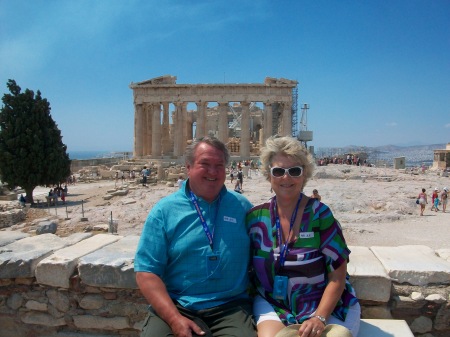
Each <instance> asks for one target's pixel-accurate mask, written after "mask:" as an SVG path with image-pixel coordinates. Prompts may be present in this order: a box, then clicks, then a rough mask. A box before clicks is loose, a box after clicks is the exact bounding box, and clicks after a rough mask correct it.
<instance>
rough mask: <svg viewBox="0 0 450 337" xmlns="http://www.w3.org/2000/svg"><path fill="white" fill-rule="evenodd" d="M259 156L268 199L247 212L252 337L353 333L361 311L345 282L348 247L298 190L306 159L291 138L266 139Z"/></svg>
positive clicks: (325, 214) (306, 174) (307, 173)
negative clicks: (270, 193) (255, 335)
mask: <svg viewBox="0 0 450 337" xmlns="http://www.w3.org/2000/svg"><path fill="white" fill-rule="evenodd" d="M261 161H262V171H263V173H264V174H265V175H266V177H267V180H268V181H269V182H270V184H271V187H272V189H273V191H274V192H275V196H274V197H273V198H271V199H270V200H269V201H268V202H266V203H263V204H261V205H258V206H255V207H254V208H252V209H251V210H250V211H249V213H248V214H247V226H248V229H249V234H250V238H251V242H252V250H253V267H254V270H255V274H256V277H255V286H256V289H257V293H258V295H257V296H256V298H255V302H254V306H253V310H254V315H255V319H256V322H257V328H258V337H274V336H276V337H278V336H301V337H309V336H311V337H317V336H328V337H330V336H337V334H335V333H333V331H336V330H345V332H344V334H342V335H340V336H352V334H353V336H354V337H356V335H357V333H358V329H359V323H360V312H361V309H360V306H359V303H358V300H357V298H356V296H355V293H354V290H353V288H352V287H351V285H350V283H349V282H348V280H347V260H348V255H349V253H350V250H349V249H348V247H347V245H346V243H345V239H344V237H343V234H342V229H341V227H340V225H339V222H337V221H336V220H335V219H334V217H333V214H332V213H331V211H330V209H329V208H328V207H327V206H326V205H324V204H322V203H321V202H320V201H319V200H317V199H312V198H308V197H307V196H306V195H304V194H303V193H302V191H303V188H304V187H305V184H306V182H307V181H308V179H309V178H310V177H311V176H312V171H313V164H312V163H313V159H312V158H311V156H310V154H308V152H307V151H306V150H305V149H304V148H303V147H302V145H301V144H300V142H298V141H297V140H296V139H295V138H292V137H281V138H274V137H272V138H269V139H268V140H267V142H266V146H265V147H264V148H263V149H262V151H261ZM286 243H287V245H286ZM298 323H301V325H300V326H299V325H294V324H298ZM328 323H331V324H330V325H329V326H327V324H328ZM336 324H338V326H336ZM286 326H290V328H285V327H286ZM343 327H346V328H347V329H349V330H350V331H351V333H350V331H349V330H347V329H345V328H343ZM291 328H294V329H292V330H291ZM288 330H289V331H290V332H289V331H288Z"/></svg>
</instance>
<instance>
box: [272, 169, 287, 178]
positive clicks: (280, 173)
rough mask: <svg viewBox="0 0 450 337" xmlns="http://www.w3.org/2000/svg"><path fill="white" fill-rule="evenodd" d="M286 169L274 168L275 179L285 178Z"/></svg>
mask: <svg viewBox="0 0 450 337" xmlns="http://www.w3.org/2000/svg"><path fill="white" fill-rule="evenodd" d="M284 172H285V171H284V168H282V167H272V175H273V176H274V177H282V176H284Z"/></svg>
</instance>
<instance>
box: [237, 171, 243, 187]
mask: <svg viewBox="0 0 450 337" xmlns="http://www.w3.org/2000/svg"><path fill="white" fill-rule="evenodd" d="M237 180H238V181H239V187H240V189H241V190H242V185H243V184H244V177H243V175H242V168H240V169H239V171H238V174H237Z"/></svg>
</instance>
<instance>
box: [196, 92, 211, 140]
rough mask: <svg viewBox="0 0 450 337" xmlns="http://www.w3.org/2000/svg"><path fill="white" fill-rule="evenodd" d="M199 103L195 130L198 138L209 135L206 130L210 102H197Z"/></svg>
mask: <svg viewBox="0 0 450 337" xmlns="http://www.w3.org/2000/svg"><path fill="white" fill-rule="evenodd" d="M195 104H197V127H196V130H195V137H196V138H197V139H199V138H202V137H205V136H206V135H207V130H206V106H207V104H208V102H202V101H199V102H196V103H195Z"/></svg>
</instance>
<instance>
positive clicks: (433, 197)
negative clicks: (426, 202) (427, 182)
mask: <svg viewBox="0 0 450 337" xmlns="http://www.w3.org/2000/svg"><path fill="white" fill-rule="evenodd" d="M438 196H439V189H438V188H437V187H436V188H435V189H434V191H433V194H432V195H431V210H433V209H435V203H434V200H435V199H436V198H437V197H438Z"/></svg>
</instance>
